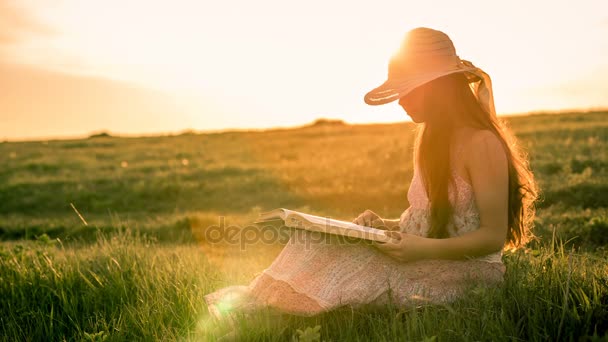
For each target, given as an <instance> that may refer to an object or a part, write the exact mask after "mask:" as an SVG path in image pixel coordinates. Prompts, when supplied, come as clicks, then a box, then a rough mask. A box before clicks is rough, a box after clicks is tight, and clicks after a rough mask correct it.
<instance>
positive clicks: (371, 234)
mask: <svg viewBox="0 0 608 342" xmlns="http://www.w3.org/2000/svg"><path fill="white" fill-rule="evenodd" d="M291 212H292V213H294V214H297V215H298V216H300V217H302V218H304V219H305V220H306V221H308V222H310V223H311V224H313V225H315V226H317V227H319V228H321V229H322V231H327V232H328V233H334V234H340V235H346V236H351V237H357V238H361V239H366V240H377V241H387V240H388V239H389V238H388V237H387V236H386V234H385V233H384V230H382V229H377V228H372V227H366V226H361V225H358V224H355V223H352V222H347V221H340V220H336V219H332V218H327V217H321V216H315V215H311V214H304V213H300V212H296V211H291ZM333 228H339V229H338V230H335V229H333Z"/></svg>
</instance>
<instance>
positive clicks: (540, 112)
mask: <svg viewBox="0 0 608 342" xmlns="http://www.w3.org/2000/svg"><path fill="white" fill-rule="evenodd" d="M600 112H608V107H591V108H586V109H583V108H576V109H559V110H534V111H529V112H521V113H505V114H498V116H499V117H502V118H509V117H520V116H534V115H565V114H588V113H600ZM320 120H326V121H330V122H331V121H335V122H339V123H340V124H344V125H348V126H364V125H393V124H401V123H410V122H412V121H411V120H410V119H409V118H406V119H404V120H401V121H392V122H367V123H353V122H348V121H345V120H343V119H340V118H331V117H325V116H320V117H318V118H316V119H314V120H313V121H309V122H307V123H302V124H299V125H293V126H268V127H249V128H237V127H226V128H219V129H202V130H201V129H194V128H184V129H183V130H179V131H159V132H154V133H120V132H112V131H110V130H105V129H100V130H96V131H91V132H89V133H86V134H82V135H65V136H42V137H24V138H6V137H3V138H1V139H0V143H26V142H48V141H70V140H82V139H88V138H91V137H93V136H95V135H98V134H107V135H108V137H111V138H153V137H171V136H180V135H184V134H198V135H203V134H221V133H246V132H265V131H273V130H288V129H298V128H303V127H307V126H311V125H314V124H315V123H317V122H318V121H320Z"/></svg>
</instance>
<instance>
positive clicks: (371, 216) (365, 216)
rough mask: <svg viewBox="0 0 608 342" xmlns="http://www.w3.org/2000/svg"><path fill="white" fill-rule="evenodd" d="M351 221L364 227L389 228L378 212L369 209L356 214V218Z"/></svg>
mask: <svg viewBox="0 0 608 342" xmlns="http://www.w3.org/2000/svg"><path fill="white" fill-rule="evenodd" d="M353 223H354V224H358V225H361V226H366V227H372V228H377V229H384V230H389V228H388V227H387V226H386V224H385V223H384V220H383V219H382V218H381V217H380V216H379V215H378V214H376V213H375V212H373V211H371V210H369V209H368V210H366V211H364V212H362V213H361V214H360V215H359V216H357V218H355V219H354V220H353Z"/></svg>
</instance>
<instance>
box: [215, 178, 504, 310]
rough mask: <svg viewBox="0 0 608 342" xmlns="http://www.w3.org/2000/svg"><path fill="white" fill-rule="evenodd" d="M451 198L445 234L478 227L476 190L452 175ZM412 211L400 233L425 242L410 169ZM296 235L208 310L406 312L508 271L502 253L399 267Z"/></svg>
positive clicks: (360, 250) (421, 193) (361, 249)
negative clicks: (365, 308)
mask: <svg viewBox="0 0 608 342" xmlns="http://www.w3.org/2000/svg"><path fill="white" fill-rule="evenodd" d="M452 175H453V182H451V183H450V186H449V188H448V194H449V199H450V202H451V203H452V205H453V207H454V213H453V217H452V220H451V221H450V222H449V223H448V226H447V228H448V232H449V234H450V236H458V235H461V234H464V233H467V232H470V231H472V230H475V229H478V228H479V213H478V210H477V207H476V205H475V200H474V195H473V189H472V187H471V185H469V184H468V183H467V182H466V181H465V180H464V179H462V178H461V177H460V176H458V175H457V174H456V173H455V172H452ZM408 200H409V203H410V207H409V208H407V209H406V210H405V211H404V212H403V213H402V214H401V216H400V222H399V228H400V230H401V231H402V232H405V233H408V234H416V235H420V236H426V235H427V233H428V230H429V224H428V222H429V220H428V218H429V212H430V210H429V206H428V199H427V196H426V192H425V190H424V187H423V184H422V181H421V178H420V172H419V171H418V170H417V169H415V171H414V176H413V178H412V182H411V184H410V188H409V190H408ZM314 234H318V233H315V232H309V231H304V230H296V231H294V232H293V235H292V236H291V238H290V240H289V242H288V243H287V245H285V247H284V248H283V250H282V251H281V253H280V254H279V255H278V257H277V258H276V259H275V260H274V261H273V262H272V264H271V265H270V266H269V267H268V268H267V269H265V270H264V271H262V272H261V273H260V274H259V275H257V276H256V277H255V279H253V281H252V282H251V283H250V284H249V285H247V286H230V287H226V288H223V289H220V290H218V291H215V292H213V293H210V294H208V295H206V296H205V301H206V302H207V305H208V308H209V311H210V312H211V313H212V314H213V315H215V316H218V317H219V316H222V314H223V312H224V311H231V310H233V309H234V308H236V307H238V308H242V309H243V310H245V309H247V308H258V307H271V308H273V309H277V310H279V311H281V312H285V313H290V314H295V315H301V316H312V315H315V314H318V313H321V312H324V311H328V310H332V309H335V308H338V307H341V306H344V305H350V306H353V307H357V306H360V305H364V304H380V305H382V304H385V303H388V302H389V301H390V302H392V303H393V305H398V306H409V305H419V304H421V303H435V304H437V303H446V302H450V301H453V300H454V299H457V298H459V297H460V296H461V295H462V294H463V293H464V292H465V290H466V289H467V288H468V287H469V286H470V285H471V284H478V283H485V284H498V283H500V282H501V281H502V279H503V275H504V272H505V266H504V264H503V263H502V260H501V254H502V253H501V252H497V253H493V254H489V255H485V256H483V257H479V258H474V259H466V260H439V259H437V260H421V261H416V262H409V263H403V262H399V261H397V260H395V259H393V258H391V257H389V256H387V255H385V254H383V253H381V252H380V251H378V250H377V249H375V248H374V247H372V246H369V245H368V244H365V243H352V242H351V243H344V241H343V240H342V241H337V240H336V239H335V238H332V239H331V240H330V241H329V242H328V241H327V240H322V239H318V236H317V237H315V236H314Z"/></svg>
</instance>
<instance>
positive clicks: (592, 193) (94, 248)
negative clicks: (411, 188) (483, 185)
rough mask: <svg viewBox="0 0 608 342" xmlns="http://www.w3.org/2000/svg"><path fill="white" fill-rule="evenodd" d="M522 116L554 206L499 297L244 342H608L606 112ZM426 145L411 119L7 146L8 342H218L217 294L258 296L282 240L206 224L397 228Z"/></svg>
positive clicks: (371, 312)
mask: <svg viewBox="0 0 608 342" xmlns="http://www.w3.org/2000/svg"><path fill="white" fill-rule="evenodd" d="M508 121H509V124H510V126H511V127H512V128H513V130H514V132H515V133H516V134H517V136H518V137H519V138H520V142H521V143H522V145H523V146H524V147H525V149H526V150H527V151H528V153H529V154H530V159H531V165H532V169H533V171H534V172H535V174H536V176H537V178H538V180H539V183H540V187H541V189H542V199H543V200H542V202H540V203H539V208H538V217H537V219H536V228H535V233H536V234H537V235H538V236H539V237H540V239H539V241H536V242H533V243H531V244H530V246H529V248H527V249H524V250H521V251H518V252H515V253H506V254H505V256H504V262H505V264H506V265H507V274H506V280H505V284H504V285H503V286H502V287H500V288H497V289H476V290H474V291H472V292H471V293H470V295H469V296H468V297H466V298H465V299H463V300H460V301H458V302H455V303H453V304H450V305H445V306H429V307H421V308H409V309H399V308H395V307H390V306H389V307H386V308H383V309H381V310H377V309H372V308H364V309H361V310H355V311H352V310H348V309H342V310H337V311H335V312H330V313H326V314H323V315H319V316H317V317H312V318H302V317H295V316H288V315H284V316H281V317H280V319H278V320H277V318H270V317H268V316H266V315H264V314H263V313H260V315H259V316H257V317H253V318H251V317H249V318H247V319H243V320H240V321H239V324H238V327H239V329H238V331H237V333H238V334H239V338H240V339H246V340H276V341H282V340H289V339H292V338H293V337H298V336H300V335H301V334H300V333H298V329H300V331H305V330H306V328H313V327H315V326H317V325H320V330H319V334H320V338H321V340H323V341H329V340H333V341H342V340H359V341H367V340H370V339H373V340H386V341H392V340H414V341H421V340H427V341H430V340H438V341H446V340H447V341H449V340H558V339H559V340H606V339H608V335H607V334H608V262H607V260H608V248H607V246H608V210H607V208H608V171H607V167H606V166H607V165H608V148H607V147H608V141H607V137H608V113H605V112H598V113H584V114H583V113H579V114H562V115H533V116H526V117H512V118H509V120H508ZM412 146H413V125H411V124H392V125H360V126H349V125H339V124H335V125H315V126H308V127H302V128H297V129H288V130H273V131H265V132H228V133H218V134H201V135H196V134H184V135H180V136H166V137H150V138H117V137H95V138H90V139H84V140H73V141H48V142H43V141H37V142H24V143H7V142H5V143H0V163H1V164H2V165H3V166H4V167H3V168H2V170H0V239H2V240H4V242H2V243H1V244H0V339H2V340H7V341H13V340H32V341H34V340H104V339H105V340H140V339H144V340H158V339H161V340H213V339H214V338H216V337H217V335H218V334H221V333H223V332H226V329H227V327H224V326H222V325H221V324H220V325H217V324H215V323H214V322H213V321H212V320H211V319H210V317H209V316H208V315H207V314H206V307H205V304H204V301H203V295H204V294H206V293H209V292H211V291H213V290H215V289H218V288H220V287H223V286H227V285H233V284H246V283H247V282H248V281H250V280H251V279H252V278H253V277H254V276H255V275H256V273H258V272H260V271H261V270H263V269H264V268H265V267H267V266H268V265H269V264H270V262H271V261H272V260H273V259H274V257H275V256H276V255H277V254H278V253H279V252H280V249H281V248H282V245H281V244H280V243H274V244H270V245H263V244H257V245H248V246H247V248H246V249H245V250H242V249H240V248H238V246H235V245H231V246H229V245H225V244H224V245H222V244H210V243H209V242H208V241H205V239H204V238H203V237H202V234H203V233H204V232H205V228H207V227H209V226H211V225H218V224H219V219H220V217H224V218H225V220H226V224H227V225H236V226H240V227H243V226H245V225H247V224H248V223H249V222H251V221H252V220H253V218H255V217H256V215H257V214H258V213H259V212H260V211H262V210H266V209H272V208H275V207H292V208H300V209H303V210H307V211H313V212H317V213H319V214H327V215H332V216H334V217H338V218H344V219H348V218H352V217H353V216H354V215H356V214H358V213H359V212H360V211H362V210H364V209H367V208H370V209H373V210H375V211H376V212H378V213H380V214H381V215H384V216H388V217H397V216H398V215H399V214H400V213H401V212H402V211H403V210H404V209H405V208H406V207H407V205H408V203H407V199H406V198H405V193H406V191H407V186H408V184H409V180H410V179H411V176H412V163H411V152H412V151H411V149H412ZM70 203H72V204H74V206H75V207H76V208H77V209H78V211H79V212H80V213H81V214H82V216H83V217H84V219H85V220H86V221H87V223H88V225H85V224H84V223H83V222H82V221H81V219H80V218H79V217H78V216H77V215H76V213H75V211H74V210H73V209H72V207H71V206H70ZM308 333H310V334H311V335H314V332H312V330H309V331H308ZM300 339H301V340H305V337H304V336H301V338H300Z"/></svg>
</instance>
